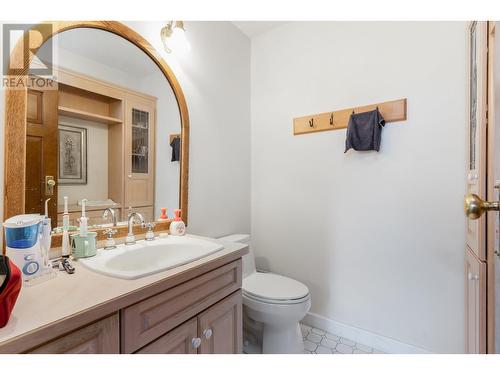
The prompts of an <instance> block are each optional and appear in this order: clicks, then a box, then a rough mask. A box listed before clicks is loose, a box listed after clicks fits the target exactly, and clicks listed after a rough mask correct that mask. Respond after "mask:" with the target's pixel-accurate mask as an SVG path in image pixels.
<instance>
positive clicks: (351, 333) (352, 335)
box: [302, 312, 433, 354]
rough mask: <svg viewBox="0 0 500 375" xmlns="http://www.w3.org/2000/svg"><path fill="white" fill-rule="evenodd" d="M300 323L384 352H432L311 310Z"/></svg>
mask: <svg viewBox="0 0 500 375" xmlns="http://www.w3.org/2000/svg"><path fill="white" fill-rule="evenodd" d="M302 323H304V324H307V325H309V326H312V327H316V328H319V329H321V330H323V331H326V332H330V333H333V334H335V335H338V336H341V337H345V338H346V339H350V340H352V341H355V342H359V343H360V344H363V345H366V346H370V347H372V348H375V349H378V350H380V351H383V352H384V353H389V354H433V353H432V352H430V351H429V350H426V349H423V348H420V347H418V346H413V345H410V344H405V343H404V342H401V341H397V340H394V339H391V338H389V337H385V336H381V335H378V334H376V333H373V332H370V331H366V330H364V329H361V328H357V327H353V326H350V325H347V324H344V323H340V322H337V321H335V320H331V319H328V318H325V317H323V316H321V315H318V314H315V313H311V312H310V313H307V315H306V316H305V318H304V319H303V320H302Z"/></svg>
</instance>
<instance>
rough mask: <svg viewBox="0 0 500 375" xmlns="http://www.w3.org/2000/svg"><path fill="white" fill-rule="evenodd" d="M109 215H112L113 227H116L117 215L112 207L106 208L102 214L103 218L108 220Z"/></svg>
mask: <svg viewBox="0 0 500 375" xmlns="http://www.w3.org/2000/svg"><path fill="white" fill-rule="evenodd" d="M108 215H111V219H112V220H113V226H115V227H116V214H115V210H113V209H112V208H111V207H108V208H106V209H105V210H104V212H103V213H102V218H103V219H106V218H107V217H108Z"/></svg>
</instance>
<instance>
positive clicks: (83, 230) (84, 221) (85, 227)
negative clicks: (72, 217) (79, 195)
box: [80, 199, 88, 237]
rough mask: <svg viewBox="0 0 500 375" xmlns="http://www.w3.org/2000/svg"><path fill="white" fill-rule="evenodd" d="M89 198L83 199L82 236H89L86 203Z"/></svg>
mask: <svg viewBox="0 0 500 375" xmlns="http://www.w3.org/2000/svg"><path fill="white" fill-rule="evenodd" d="M86 203H87V199H82V217H81V218H80V237H87V230H88V226H87V217H86V216H85V204H86Z"/></svg>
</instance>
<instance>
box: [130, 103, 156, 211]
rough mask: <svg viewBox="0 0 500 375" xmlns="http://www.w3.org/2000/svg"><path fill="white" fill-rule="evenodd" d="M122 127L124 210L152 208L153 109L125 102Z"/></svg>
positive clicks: (148, 104) (153, 164)
mask: <svg viewBox="0 0 500 375" xmlns="http://www.w3.org/2000/svg"><path fill="white" fill-rule="evenodd" d="M126 112H127V113H126V116H125V117H126V127H125V207H145V206H153V202H154V176H155V171H154V168H155V162H154V158H155V107H154V105H153V103H148V102H139V101H137V102H136V101H133V100H127V104H126Z"/></svg>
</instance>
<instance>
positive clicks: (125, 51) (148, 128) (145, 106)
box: [4, 22, 189, 229]
mask: <svg viewBox="0 0 500 375" xmlns="http://www.w3.org/2000/svg"><path fill="white" fill-rule="evenodd" d="M42 35H43V33H42ZM43 39H44V42H43V43H41V46H40V48H39V50H38V53H37V54H36V56H35V57H34V58H33V59H32V60H31V61H30V64H29V77H39V76H38V75H37V74H38V72H39V71H40V69H43V68H47V67H49V68H50V69H51V77H52V79H46V77H42V78H43V79H44V80H45V81H42V80H39V82H38V83H36V84H32V85H28V88H26V89H25V90H23V91H22V92H20V90H19V89H16V90H14V89H9V90H8V92H7V94H6V99H7V107H6V109H7V114H6V120H7V121H6V137H7V139H6V159H8V160H6V171H5V178H6V181H15V182H14V183H13V184H12V185H10V186H9V183H7V184H6V196H5V210H4V211H5V214H4V216H5V217H9V216H12V215H15V214H20V213H23V212H24V213H43V212H44V210H45V207H44V206H45V202H46V201H47V200H48V199H50V200H48V201H47V202H48V203H47V209H48V214H49V216H50V218H51V220H52V226H53V227H58V226H61V225H62V214H63V212H64V207H65V205H64V202H65V200H64V197H67V200H68V211H69V215H70V225H74V226H77V225H78V218H79V217H80V216H81V210H82V205H83V204H85V205H86V215H87V217H88V218H89V225H90V226H91V227H93V228H95V229H99V228H107V227H109V226H113V225H118V226H120V225H125V223H124V221H125V220H126V218H127V216H128V214H129V213H131V212H140V213H142V215H143V216H144V218H145V220H146V221H150V222H152V221H155V220H157V219H158V218H159V217H160V215H161V209H162V208H167V209H168V212H167V214H168V215H169V216H171V215H172V213H173V210H174V209H177V208H181V209H182V211H183V219H184V221H187V204H188V202H187V176H188V156H189V154H188V151H189V143H188V142H189V125H188V115H187V107H186V103H185V99H184V96H183V94H182V90H181V88H180V86H179V84H178V82H177V80H176V78H175V77H174V75H173V73H172V72H171V70H170V69H169V68H168V66H167V65H166V63H165V62H164V61H163V60H162V59H161V58H160V57H159V55H158V54H157V52H156V51H154V50H153V48H152V47H151V46H150V45H149V44H148V43H147V42H146V41H145V40H144V39H143V38H142V37H140V36H139V35H138V34H136V33H135V32H133V31H132V30H130V29H128V28H127V27H126V26H124V25H122V24H120V23H117V22H102V23H85V22H82V23H75V24H71V23H68V24H64V23H63V24H60V23H58V24H53V28H52V31H51V34H50V35H43ZM47 56H48V57H49V59H50V61H42V59H41V58H39V57H47ZM15 103H17V104H18V105H15V106H13V104H15ZM19 150H21V152H19ZM22 155H24V156H22ZM15 158H17V160H16V161H15V162H11V161H13V159H15ZM20 158H21V159H22V160H19V159H20ZM21 192H22V193H21ZM113 221H114V223H113Z"/></svg>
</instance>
